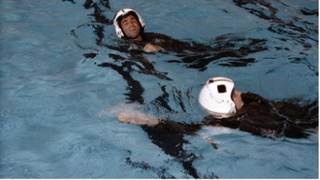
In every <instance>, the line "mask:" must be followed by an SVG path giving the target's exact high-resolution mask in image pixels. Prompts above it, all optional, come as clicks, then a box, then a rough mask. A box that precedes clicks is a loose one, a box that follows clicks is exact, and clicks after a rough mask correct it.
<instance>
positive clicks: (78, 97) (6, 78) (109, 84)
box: [0, 0, 318, 178]
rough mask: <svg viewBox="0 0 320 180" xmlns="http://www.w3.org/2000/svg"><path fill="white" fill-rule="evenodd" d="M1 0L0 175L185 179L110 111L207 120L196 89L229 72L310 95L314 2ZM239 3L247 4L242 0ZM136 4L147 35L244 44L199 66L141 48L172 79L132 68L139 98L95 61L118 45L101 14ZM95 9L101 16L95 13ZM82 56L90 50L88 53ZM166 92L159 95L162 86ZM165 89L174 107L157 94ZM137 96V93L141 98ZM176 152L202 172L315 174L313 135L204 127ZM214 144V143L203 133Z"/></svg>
mask: <svg viewBox="0 0 320 180" xmlns="http://www.w3.org/2000/svg"><path fill="white" fill-rule="evenodd" d="M241 2H242V1H240V0H234V1H231V0H227V1H208V0H197V1H195V0H194V1H193V0H176V1H171V0H161V1H158V0H136V1H118V0H110V1H108V0H86V1H84V0H65V1H62V0H51V1H40V0H33V1H29V0H20V1H11V0H1V1H0V55H1V56H0V58H1V60H0V99H1V101H0V103H1V104H0V137H1V138H0V147H1V148H0V177H1V178H160V177H169V178H191V177H192V176H191V175H190V174H189V173H188V172H187V171H186V170H185V168H184V167H183V166H182V164H181V162H180V161H179V160H177V159H176V158H175V157H172V156H171V155H168V154H166V153H165V152H164V151H163V150H162V149H161V148H160V147H158V146H157V145H156V144H154V143H153V142H152V141H151V140H150V139H149V137H148V135H147V133H146V132H145V131H144V130H143V129H142V128H141V127H139V126H136V125H128V124H122V123H119V122H118V120H117V118H116V116H115V112H116V111H117V109H121V108H122V109H123V108H131V107H132V106H138V108H140V109H141V110H143V111H144V112H147V113H150V114H153V115H156V116H160V117H170V118H171V119H172V120H174V121H179V122H185V123H191V122H199V121H201V120H202V118H203V117H204V116H205V114H204V112H202V111H201V109H200V108H199V105H198V104H197V94H198V92H199V90H200V88H201V86H202V85H203V83H204V82H205V81H206V80H207V79H208V78H209V77H212V76H227V77H230V78H232V79H234V80H235V82H236V86H237V87H238V89H240V90H241V91H244V92H246V91H250V92H254V93H257V94H260V95H261V96H263V97H265V98H267V99H270V100H285V99H293V98H294V99H298V100H299V101H300V102H309V101H312V100H317V99H318V15H317V11H318V2H317V1H316V0H308V1H301V0H281V1H279V0H265V1H260V3H258V2H256V1H247V2H248V3H241ZM243 2H244V1H243ZM124 7H131V8H134V9H136V10H137V11H139V12H140V13H141V15H142V16H143V18H144V20H145V22H146V24H147V26H146V30H147V31H150V32H160V33H163V34H167V35H169V36H171V37H174V38H176V39H180V40H185V41H195V42H199V43H202V44H206V45H215V44H217V43H219V41H218V39H219V38H217V37H220V39H224V40H226V41H228V42H230V43H231V48H234V49H239V48H240V47H243V46H246V45H247V46H248V43H249V41H250V39H262V40H263V43H262V44H260V45H258V47H251V46H250V44H249V46H248V48H249V53H247V54H245V55H244V56H243V57H241V58H236V57H221V58H217V59H214V60H212V61H209V62H208V63H207V64H201V62H203V60H202V61H201V60H199V64H196V65H198V66H192V64H188V63H181V57H179V56H176V55H175V54H174V53H168V54H145V55H144V56H145V58H146V59H148V60H149V61H150V62H152V64H153V65H154V67H155V69H156V70H157V71H158V72H161V73H167V74H166V76H167V77H169V78H170V79H172V80H171V81H170V80H166V79H163V78H159V77H158V76H154V75H151V74H146V73H141V72H139V69H138V68H137V67H133V70H132V71H131V73H130V77H131V78H132V79H134V80H135V81H137V82H139V84H140V86H141V87H143V89H144V91H143V93H142V95H141V96H142V98H143V103H142V104H136V105H128V104H127V103H128V101H129V100H130V98H132V97H134V96H133V95H132V94H131V93H132V92H131V91H130V89H128V80H126V79H125V78H124V77H123V76H122V74H121V73H119V72H117V71H116V70H115V69H113V68H108V67H101V66H98V65H99V64H101V63H111V64H114V65H115V66H119V65H120V63H119V61H117V60H116V58H115V57H122V58H128V56H129V55H128V54H127V53H126V52H121V51H118V50H115V49H112V48H109V47H110V46H109V45H111V46H115V45H117V43H118V40H117V38H116V36H115V33H114V30H113V27H112V26H111V25H109V20H110V19H111V18H112V17H113V15H114V13H115V12H116V11H117V10H118V9H120V8H124ZM98 15H100V16H98ZM90 55H91V56H90ZM164 92H165V93H164ZM163 94H166V95H167V96H166V98H164V99H162V100H165V103H166V104H167V105H168V106H169V107H170V108H171V111H168V109H165V108H163V106H160V105H159V103H157V101H156V100H155V99H156V98H158V97H159V96H161V95H163ZM140 98H141V97H140ZM184 138H185V140H187V141H188V142H189V143H185V144H183V149H184V150H185V151H187V152H192V153H193V154H194V155H195V156H196V157H197V158H196V159H195V160H194V161H193V163H192V164H193V166H194V168H195V169H196V170H197V172H198V174H199V176H200V177H202V178H212V177H219V178H317V177H318V135H317V134H313V135H311V136H310V137H308V138H305V139H298V140H296V139H290V138H279V139H271V138H263V137H259V136H254V135H252V134H249V133H246V132H242V131H239V130H234V129H228V128H222V127H204V128H202V129H201V130H200V131H198V132H197V133H196V134H195V135H185V137H184ZM209 140H210V141H214V142H215V143H216V144H217V146H218V148H213V147H212V146H211V145H210V143H208V141H209Z"/></svg>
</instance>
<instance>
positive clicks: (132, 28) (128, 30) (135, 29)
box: [120, 15, 141, 39]
mask: <svg viewBox="0 0 320 180" xmlns="http://www.w3.org/2000/svg"><path fill="white" fill-rule="evenodd" d="M120 26H121V28H122V31H123V32H124V34H125V35H126V36H127V38H129V39H137V38H138V37H139V36H140V30H141V28H140V23H139V22H138V20H137V19H136V17H135V16H133V15H128V16H127V17H124V18H123V19H121V21H120Z"/></svg>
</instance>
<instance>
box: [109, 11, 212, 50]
mask: <svg viewBox="0 0 320 180" xmlns="http://www.w3.org/2000/svg"><path fill="white" fill-rule="evenodd" d="M113 25H114V28H115V32H116V34H117V36H118V38H120V39H123V40H126V41H129V42H132V43H134V45H135V46H138V47H139V48H141V49H142V50H143V51H144V52H147V53H155V52H160V51H161V52H164V51H173V52H190V51H192V52H205V51H208V50H212V48H211V47H210V46H206V45H202V44H198V43H195V42H192V43H187V42H182V41H179V40H176V39H173V38H171V37H169V36H167V35H164V34H159V33H151V32H144V28H145V23H144V21H143V19H142V17H141V16H140V14H139V13H138V12H137V11H135V10H133V9H130V8H124V9H121V10H119V11H118V12H117V13H116V15H115V16H114V18H113Z"/></svg>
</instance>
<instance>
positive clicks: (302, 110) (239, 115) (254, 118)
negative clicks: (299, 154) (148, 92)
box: [117, 77, 318, 138]
mask: <svg viewBox="0 0 320 180" xmlns="http://www.w3.org/2000/svg"><path fill="white" fill-rule="evenodd" d="M199 104H200V105H201V107H203V108H204V109H205V111H206V112H208V114H209V115H208V116H206V117H205V118H204V120H203V121H202V123H201V124H184V123H178V122H173V121H170V120H168V119H159V118H156V117H154V116H151V115H147V114H144V113H142V112H139V111H135V112H129V113H128V112H126V111H122V112H119V113H118V114H117V117H118V119H119V121H120V122H123V123H130V124H138V125H143V126H145V128H149V129H152V128H154V129H158V130H157V131H161V130H163V131H165V130H169V131H175V132H178V133H185V134H190V133H194V132H196V131H197V130H199V129H200V128H201V127H202V126H208V125H209V126H224V127H229V128H238V129H240V130H242V131H247V132H250V133H252V134H255V135H260V136H267V137H290V138H305V137H307V136H308V130H307V129H309V128H310V129H315V128H317V127H318V102H317V101H315V102H313V103H311V104H308V105H305V106H303V107H302V106H300V105H298V104H295V103H290V102H272V101H268V100H266V99H265V98H263V97H261V96H259V95H256V94H253V93H241V92H240V91H238V90H236V89H235V88H234V82H233V80H231V79H229V78H225V77H214V78H210V79H209V80H208V81H207V82H206V84H205V85H204V87H203V88H202V89H201V91H200V93H199Z"/></svg>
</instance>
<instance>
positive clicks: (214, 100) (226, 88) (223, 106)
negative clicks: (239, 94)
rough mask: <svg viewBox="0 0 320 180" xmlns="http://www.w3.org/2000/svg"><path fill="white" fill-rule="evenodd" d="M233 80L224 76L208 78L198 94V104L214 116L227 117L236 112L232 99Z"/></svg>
mask: <svg viewBox="0 0 320 180" xmlns="http://www.w3.org/2000/svg"><path fill="white" fill-rule="evenodd" d="M233 88H234V82H233V81H232V79H229V78H225V77H213V78H210V79H209V80H208V81H207V82H206V84H205V85H204V86H203V88H202V89H201V91H200V94H199V103H200V105H201V106H202V107H203V108H204V109H205V110H206V111H207V112H208V113H209V114H210V115H213V116H214V117H215V118H218V119H221V118H228V117H230V116H233V115H234V114H235V113H236V106H235V104H234V102H233V101H232V98H231V96H232V91H233Z"/></svg>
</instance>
